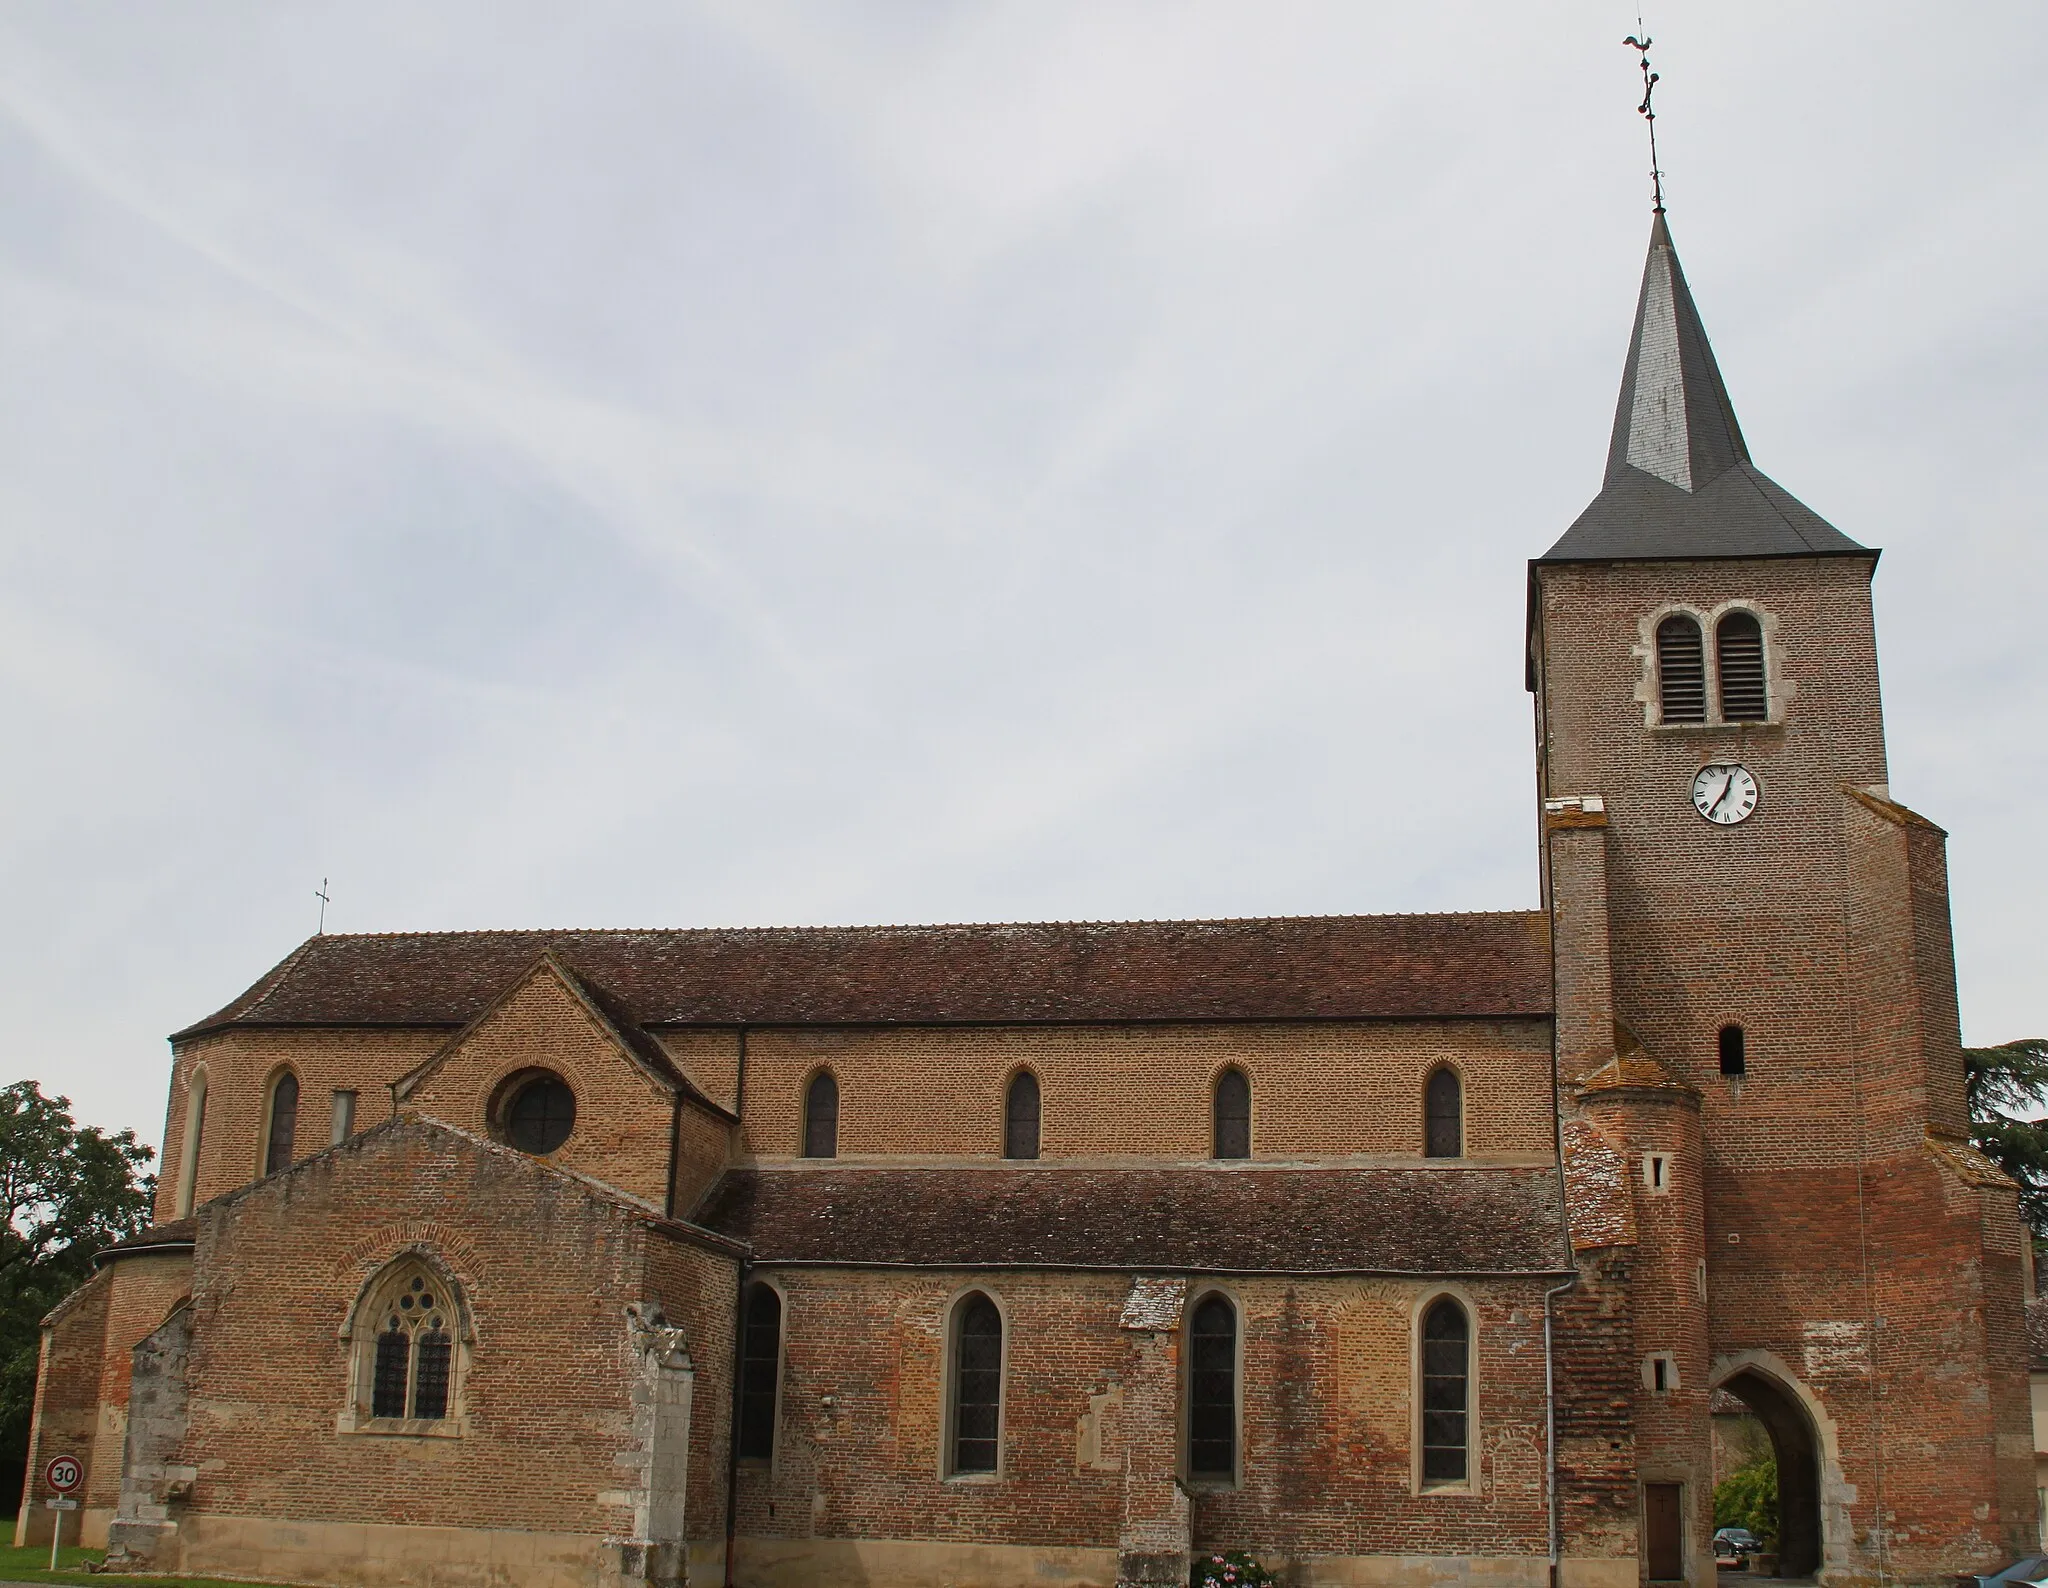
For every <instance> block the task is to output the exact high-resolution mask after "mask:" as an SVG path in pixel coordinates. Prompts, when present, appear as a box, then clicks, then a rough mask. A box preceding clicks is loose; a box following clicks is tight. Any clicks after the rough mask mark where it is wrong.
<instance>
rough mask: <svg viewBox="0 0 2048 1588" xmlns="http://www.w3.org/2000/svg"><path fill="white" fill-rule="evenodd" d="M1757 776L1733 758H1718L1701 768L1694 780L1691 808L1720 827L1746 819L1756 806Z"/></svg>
mask: <svg viewBox="0 0 2048 1588" xmlns="http://www.w3.org/2000/svg"><path fill="white" fill-rule="evenodd" d="M1757 793H1758V790H1757V786H1756V775H1755V774H1754V773H1752V772H1751V771H1750V770H1749V768H1748V767H1746V766H1743V765H1742V764H1741V763H1739V762H1734V761H1717V762H1714V763H1713V764H1711V765H1708V766H1703V767H1701V768H1700V775H1699V776H1698V777H1696V778H1694V779H1693V780H1692V808H1693V809H1694V810H1696V811H1698V812H1699V813H1700V814H1701V815H1702V816H1704V817H1706V819H1707V820H1708V821H1710V822H1712V823H1714V825H1715V826H1717V827H1732V826H1734V825H1735V824H1736V823H1737V822H1739V821H1745V820H1747V819H1748V817H1749V813H1750V812H1751V811H1753V810H1755V809H1756V800H1757Z"/></svg>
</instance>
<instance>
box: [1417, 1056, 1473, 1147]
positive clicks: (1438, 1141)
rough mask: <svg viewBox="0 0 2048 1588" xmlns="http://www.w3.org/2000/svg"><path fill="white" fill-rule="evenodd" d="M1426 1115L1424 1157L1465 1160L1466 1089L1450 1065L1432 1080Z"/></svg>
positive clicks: (1425, 1098) (1427, 1091) (1427, 1092)
mask: <svg viewBox="0 0 2048 1588" xmlns="http://www.w3.org/2000/svg"><path fill="white" fill-rule="evenodd" d="M1423 1111H1424V1113H1425V1115H1426V1116H1427V1119H1426V1128H1425V1132H1424V1134H1425V1139H1424V1142H1423V1149H1422V1150H1423V1156H1424V1157H1427V1158H1462V1157H1464V1155H1465V1088H1464V1086H1463V1085H1462V1084H1461V1083H1460V1082H1459V1080H1458V1072H1457V1071H1456V1070H1454V1069H1452V1068H1450V1066H1448V1065H1446V1066H1444V1067H1443V1068H1442V1069H1440V1070H1438V1071H1436V1072H1435V1073H1434V1074H1433V1075H1431V1076H1430V1078H1429V1085H1428V1086H1427V1087H1426V1088H1424V1092H1423ZM1409 1139H1410V1140H1411V1141H1412V1140H1413V1139H1414V1138H1413V1137H1410V1138H1409Z"/></svg>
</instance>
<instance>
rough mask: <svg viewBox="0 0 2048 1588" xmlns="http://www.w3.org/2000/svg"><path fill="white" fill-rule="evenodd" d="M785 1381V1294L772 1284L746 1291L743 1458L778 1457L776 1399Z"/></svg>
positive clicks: (742, 1358) (742, 1351)
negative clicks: (783, 1342)
mask: <svg viewBox="0 0 2048 1588" xmlns="http://www.w3.org/2000/svg"><path fill="white" fill-rule="evenodd" d="M781 1382H782V1297H781V1296H779V1295H778V1294H776V1290H775V1287H774V1286H773V1285H755V1286H754V1287H753V1288H752V1289H751V1290H749V1291H748V1292H747V1321H746V1329H745V1332H744V1334H743V1335H742V1337H741V1341H740V1459H741V1460H742V1461H771V1460H773V1459H774V1456H775V1398H776V1392H777V1390H778V1389H779V1388H780V1387H781Z"/></svg>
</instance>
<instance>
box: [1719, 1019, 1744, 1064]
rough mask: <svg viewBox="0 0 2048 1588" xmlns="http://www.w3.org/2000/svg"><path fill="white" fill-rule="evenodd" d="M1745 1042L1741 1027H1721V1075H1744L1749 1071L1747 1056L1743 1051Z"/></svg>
mask: <svg viewBox="0 0 2048 1588" xmlns="http://www.w3.org/2000/svg"><path fill="white" fill-rule="evenodd" d="M1745 1046H1746V1044H1745V1043H1744V1041H1743V1037H1742V1027H1740V1026H1723V1027H1722V1028H1721V1073H1722V1074H1723V1075H1744V1074H1747V1073H1748V1071H1749V1057H1748V1054H1747V1053H1746V1052H1745V1051H1744V1049H1745Z"/></svg>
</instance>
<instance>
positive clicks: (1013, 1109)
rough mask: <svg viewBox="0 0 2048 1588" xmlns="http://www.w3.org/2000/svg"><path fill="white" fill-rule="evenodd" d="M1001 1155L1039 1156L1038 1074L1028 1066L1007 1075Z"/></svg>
mask: <svg viewBox="0 0 2048 1588" xmlns="http://www.w3.org/2000/svg"><path fill="white" fill-rule="evenodd" d="M1003 1156H1004V1157H1005V1158H1036V1157H1037V1156H1038V1077H1037V1076H1035V1075H1033V1074H1032V1073H1031V1072H1030V1071H1029V1070H1019V1071H1018V1072H1017V1073H1016V1074H1015V1075H1014V1076H1012V1077H1011V1078H1010V1094H1009V1096H1008V1097H1007V1098H1006V1099H1005V1100H1004V1103H1003Z"/></svg>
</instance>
